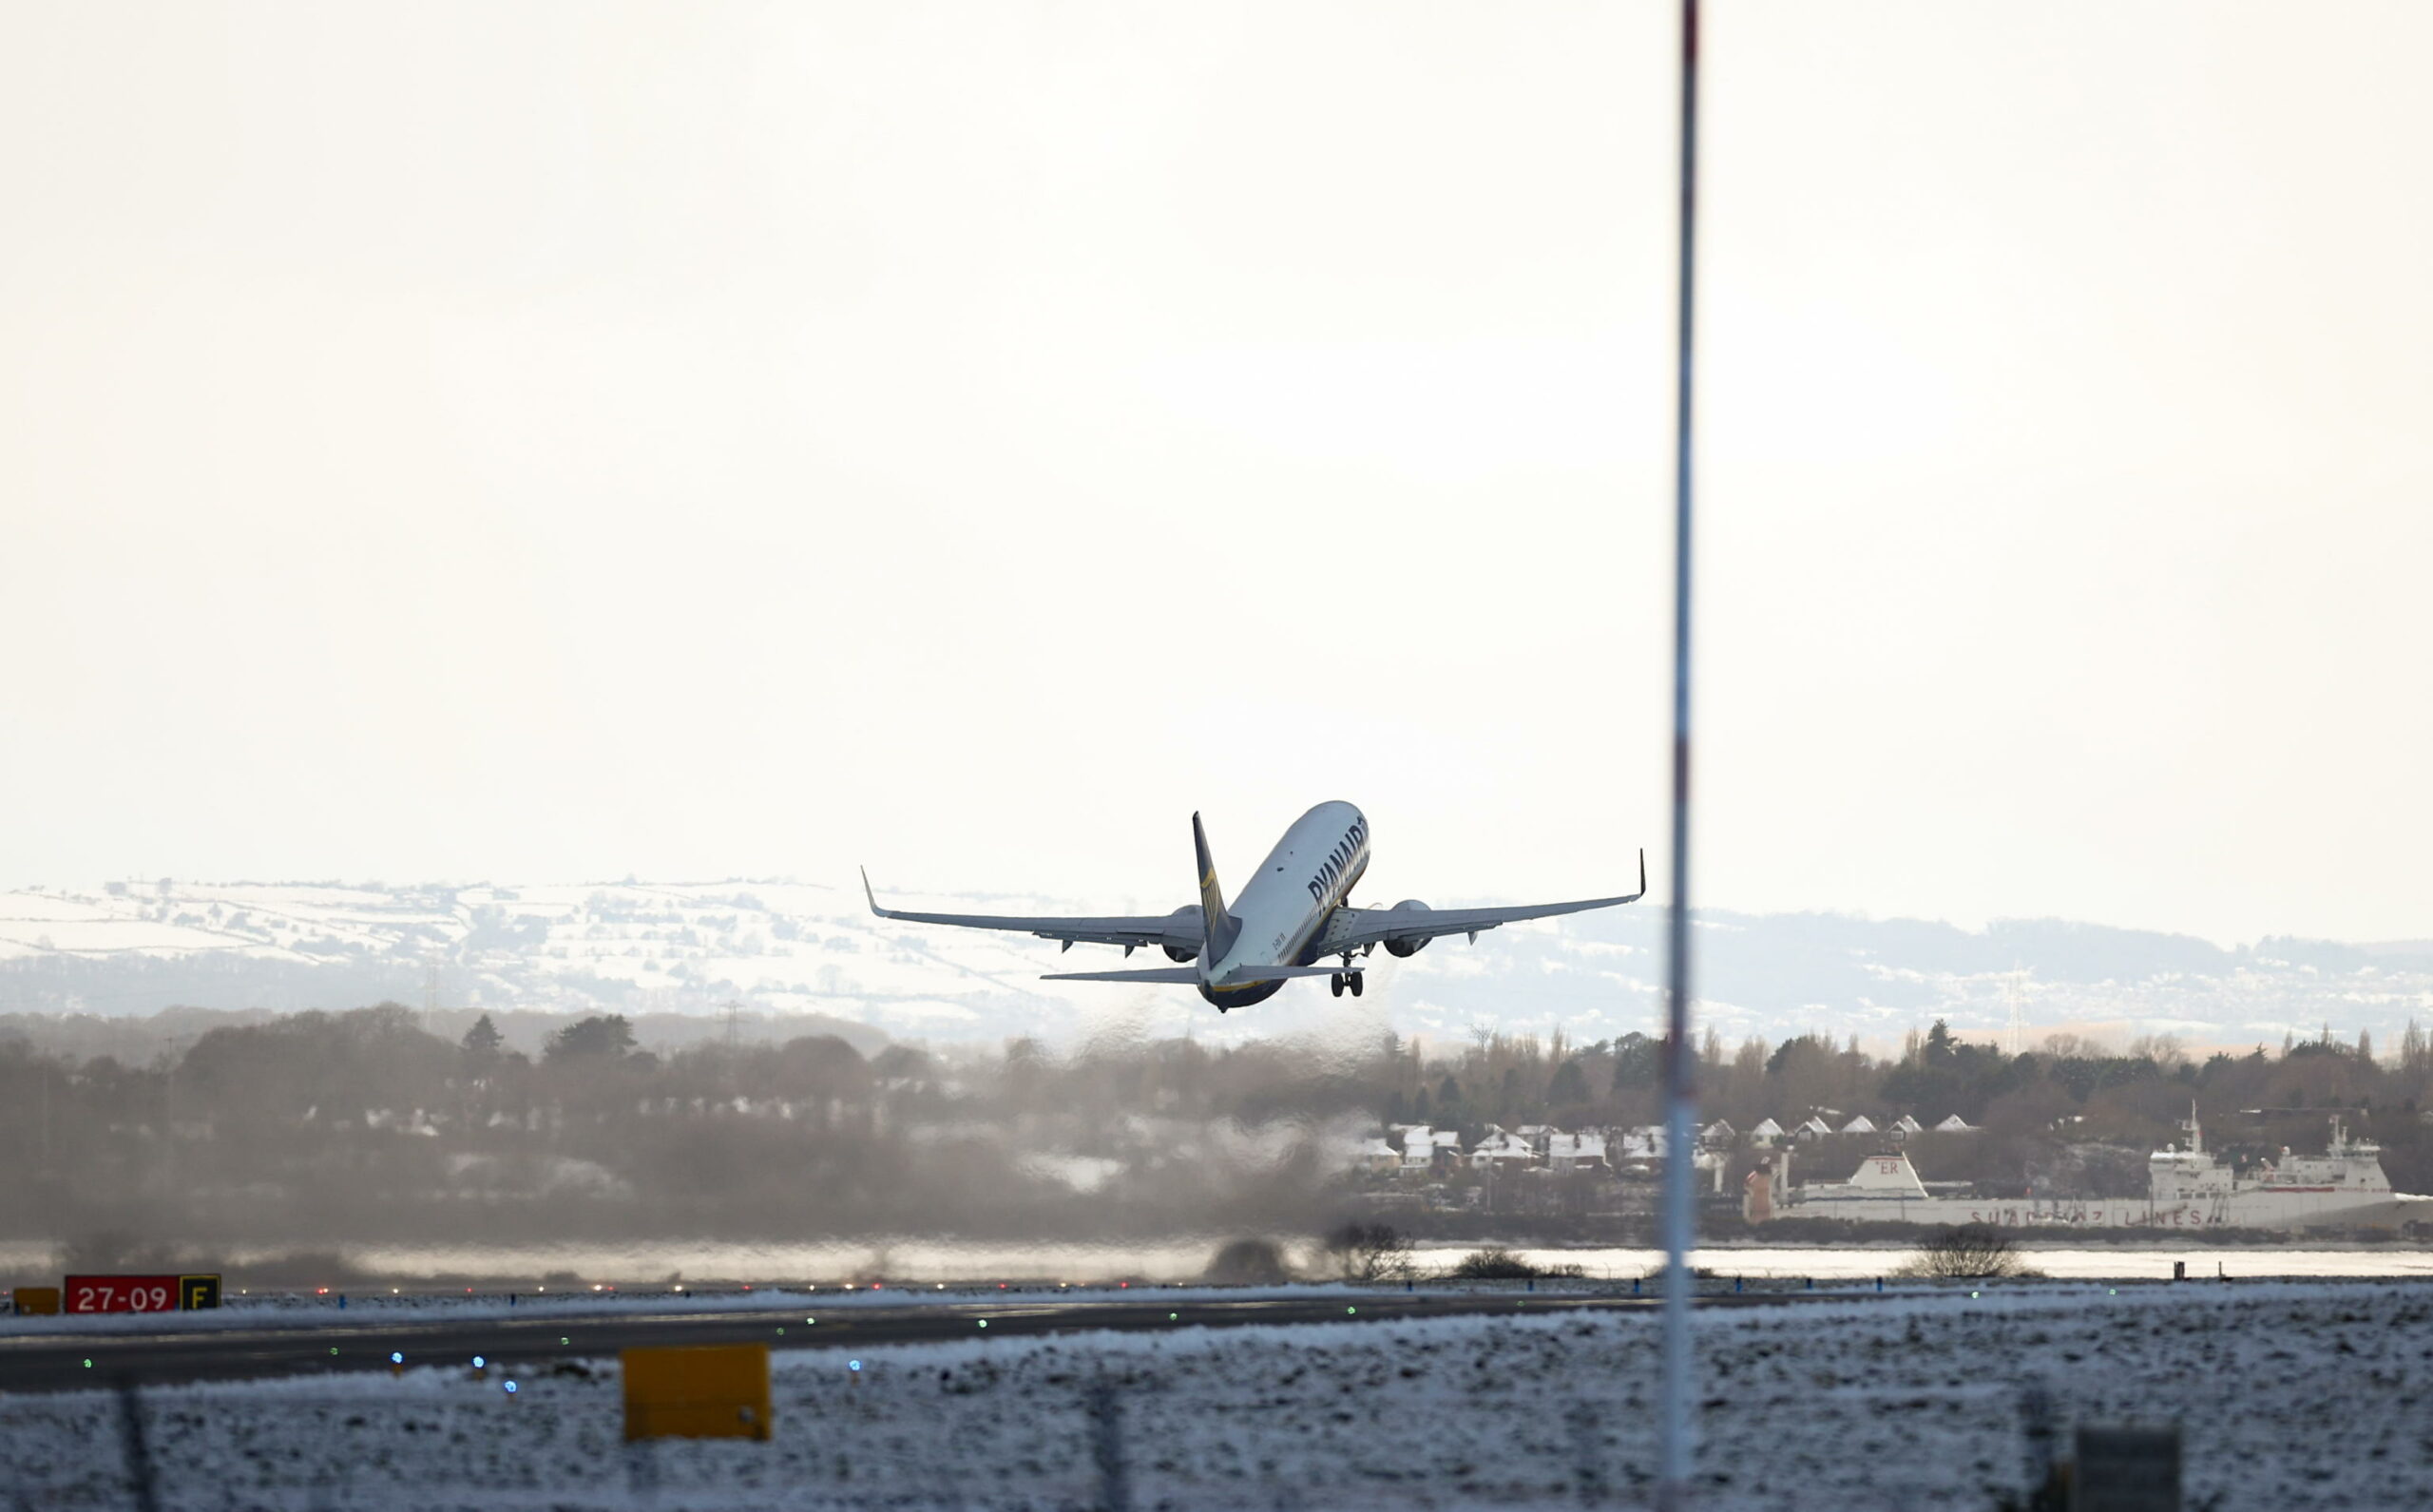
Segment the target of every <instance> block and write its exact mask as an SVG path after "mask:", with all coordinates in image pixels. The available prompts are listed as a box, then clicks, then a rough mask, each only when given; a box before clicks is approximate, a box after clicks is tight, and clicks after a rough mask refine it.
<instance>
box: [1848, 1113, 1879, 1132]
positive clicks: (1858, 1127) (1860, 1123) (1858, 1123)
mask: <svg viewBox="0 0 2433 1512" xmlns="http://www.w3.org/2000/svg"><path fill="white" fill-rule="evenodd" d="M1842 1132H1843V1133H1844V1134H1873V1133H1874V1132H1875V1125H1874V1124H1873V1123H1872V1122H1870V1121H1869V1120H1868V1116H1867V1115H1866V1114H1864V1113H1862V1114H1860V1115H1859V1116H1858V1117H1856V1118H1854V1119H1852V1120H1850V1121H1849V1122H1848V1123H1845V1124H1843V1125H1842Z"/></svg>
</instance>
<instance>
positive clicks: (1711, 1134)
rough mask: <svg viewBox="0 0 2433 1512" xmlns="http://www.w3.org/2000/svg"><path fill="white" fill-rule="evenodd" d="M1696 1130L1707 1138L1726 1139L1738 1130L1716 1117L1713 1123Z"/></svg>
mask: <svg viewBox="0 0 2433 1512" xmlns="http://www.w3.org/2000/svg"><path fill="white" fill-rule="evenodd" d="M1698 1132H1699V1133H1700V1134H1703V1135H1705V1136H1707V1137H1708V1138H1709V1139H1730V1138H1732V1136H1734V1135H1735V1134H1737V1133H1739V1132H1740V1131H1739V1130H1737V1129H1735V1128H1734V1127H1733V1126H1732V1125H1731V1124H1729V1123H1727V1122H1725V1121H1724V1120H1721V1119H1717V1120H1715V1121H1714V1122H1713V1123H1710V1124H1708V1125H1707V1126H1706V1127H1705V1128H1703V1129H1700V1130H1699V1131H1698Z"/></svg>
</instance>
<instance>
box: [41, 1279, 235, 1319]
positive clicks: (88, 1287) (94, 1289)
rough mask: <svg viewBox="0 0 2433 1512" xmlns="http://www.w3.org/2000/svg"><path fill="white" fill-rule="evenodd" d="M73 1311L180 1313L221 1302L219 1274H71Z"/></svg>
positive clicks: (69, 1298)
mask: <svg viewBox="0 0 2433 1512" xmlns="http://www.w3.org/2000/svg"><path fill="white" fill-rule="evenodd" d="M65 1290H66V1292H67V1311H70V1312H179V1311H194V1310H196V1309H198V1308H216V1307H218V1306H219V1305H220V1277H218V1276H216V1275H71V1276H69V1277H68V1278H67V1287H66V1288H65Z"/></svg>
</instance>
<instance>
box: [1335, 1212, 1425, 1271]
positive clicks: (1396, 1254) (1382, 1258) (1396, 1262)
mask: <svg viewBox="0 0 2433 1512" xmlns="http://www.w3.org/2000/svg"><path fill="white" fill-rule="evenodd" d="M1327 1254H1330V1255H1331V1256H1332V1257H1333V1259H1334V1263H1335V1266H1336V1268H1337V1269H1338V1270H1339V1271H1341V1272H1342V1273H1343V1278H1344V1279H1345V1280H1347V1281H1399V1280H1401V1279H1402V1278H1403V1277H1405V1276H1407V1275H1408V1274H1410V1273H1411V1244H1410V1236H1409V1235H1408V1234H1404V1233H1403V1232H1402V1231H1401V1230H1399V1229H1397V1228H1395V1227H1394V1226H1393V1225H1392V1224H1390V1223H1347V1224H1345V1225H1344V1226H1343V1227H1341V1228H1339V1229H1337V1230H1335V1231H1334V1232H1333V1233H1332V1234H1328V1235H1327Z"/></svg>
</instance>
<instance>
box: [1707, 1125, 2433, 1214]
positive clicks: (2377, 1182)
mask: <svg viewBox="0 0 2433 1512" xmlns="http://www.w3.org/2000/svg"><path fill="white" fill-rule="evenodd" d="M2183 1127H2184V1128H2186V1129H2187V1130H2188V1146H2187V1148H2185V1149H2182V1148H2181V1147H2180V1146H2179V1145H2177V1144H2176V1143H2174V1144H2171V1145H2168V1146H2166V1147H2164V1148H2163V1149H2160V1150H2157V1151H2155V1153H2154V1154H2153V1155H2151V1156H2149V1157H2148V1158H2147V1161H2146V1184H2147V1192H2146V1196H2143V1197H2055V1196H2021V1197H2018V1198H2006V1197H1986V1196H1968V1195H1961V1194H1960V1192H1956V1191H1955V1189H1956V1188H1957V1189H1963V1190H1964V1188H1965V1187H1966V1183H1954V1182H1934V1183H1928V1182H1924V1181H1921V1180H1919V1179H1918V1174H1917V1171H1916V1170H1915V1169H1914V1168H1913V1167H1912V1166H1911V1165H1910V1164H1909V1157H1908V1155H1907V1154H1906V1152H1904V1151H1899V1150H1893V1151H1888V1152H1886V1153H1883V1154H1878V1155H1870V1156H1868V1158H1866V1159H1864V1160H1862V1161H1860V1162H1859V1168H1858V1170H1857V1171H1856V1172H1854V1173H1853V1174H1852V1175H1851V1177H1850V1179H1849V1180H1848V1181H1814V1182H1810V1183H1809V1184H1808V1185H1806V1186H1797V1187H1794V1186H1792V1185H1791V1151H1790V1150H1789V1149H1787V1148H1786V1149H1780V1150H1776V1151H1775V1152H1773V1155H1772V1158H1771V1159H1770V1160H1769V1162H1768V1164H1767V1165H1766V1166H1765V1167H1763V1168H1761V1169H1759V1170H1757V1171H1753V1172H1752V1173H1750V1176H1749V1177H1748V1181H1747V1183H1746V1187H1747V1190H1746V1194H1745V1196H1743V1198H1742V1203H1741V1211H1742V1213H1743V1215H1746V1216H1747V1217H1748V1218H1749V1219H1750V1221H1752V1222H1756V1223H1762V1222H1765V1221H1767V1220H1769V1219H1772V1218H1791V1217H1802V1218H1841V1219H1845V1220H1848V1221H1850V1222H1856V1223H1924V1224H1963V1223H1985V1224H1992V1225H1995V1226H1997V1227H2002V1228H2044V1227H2062V1228H2093V1229H2112V1228H2155V1229H2213V1228H2230V1229H2273V1230H2287V1229H2302V1228H2309V1227H2332V1228H2392V1227H2396V1226H2397V1225H2398V1224H2400V1223H2403V1222H2408V1221H2422V1222H2433V1197H2422V1196H2406V1195H2404V1194H2401V1193H2396V1192H2393V1191H2392V1190H2391V1184H2390V1180H2389V1178H2388V1177H2385V1175H2384V1174H2383V1162H2382V1146H2380V1145H2378V1144H2376V1143H2374V1142H2373V1141H2372V1140H2370V1139H2351V1138H2349V1135H2348V1129H2347V1122H2346V1120H2344V1119H2343V1118H2342V1117H2341V1116H2340V1115H2338V1114H2333V1115H2331V1138H2330V1140H2329V1142H2328V1145H2327V1147H2326V1149H2325V1151H2324V1153H2323V1154H2322V1155H2319V1156H2314V1155H2294V1154H2292V1153H2291V1152H2290V1151H2289V1148H2288V1147H2287V1146H2286V1145H2285V1146H2283V1148H2282V1150H2281V1154H2280V1158H2278V1159H2276V1160H2270V1161H2267V1162H2265V1163H2263V1164H2262V1165H2259V1166H2257V1167H2256V1168H2255V1169H2254V1170H2252V1171H2250V1172H2244V1173H2243V1172H2240V1171H2239V1170H2237V1169H2236V1168H2235V1167H2233V1166H2232V1165H2231V1164H2230V1163H2229V1162H2228V1161H2226V1160H2224V1159H2222V1158H2221V1157H2219V1156H2217V1155H2214V1154H2212V1153H2210V1152H2208V1151H2207V1150H2206V1148H2205V1131H2204V1128H2203V1126H2202V1125H2201V1124H2199V1123H2198V1121H2197V1119H2196V1110H2195V1108H2194V1106H2193V1105H2192V1106H2191V1107H2190V1108H2189V1113H2188V1121H2187V1122H2186V1123H2185V1124H2184V1125H2183Z"/></svg>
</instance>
